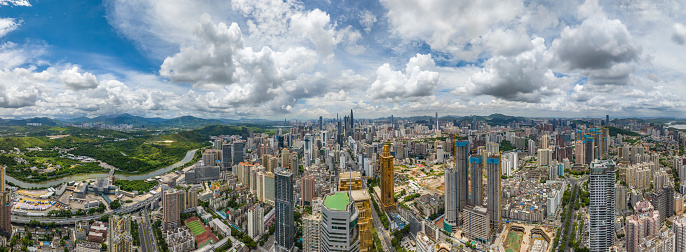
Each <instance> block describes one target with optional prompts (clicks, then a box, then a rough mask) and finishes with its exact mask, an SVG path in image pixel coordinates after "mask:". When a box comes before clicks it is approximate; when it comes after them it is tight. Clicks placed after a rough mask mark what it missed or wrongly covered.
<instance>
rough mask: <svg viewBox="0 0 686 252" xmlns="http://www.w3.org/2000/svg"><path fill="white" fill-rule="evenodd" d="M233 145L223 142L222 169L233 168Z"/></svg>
mask: <svg viewBox="0 0 686 252" xmlns="http://www.w3.org/2000/svg"><path fill="white" fill-rule="evenodd" d="M231 155H232V152H231V145H230V144H222V170H231Z"/></svg>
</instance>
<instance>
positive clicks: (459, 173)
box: [443, 141, 469, 233]
mask: <svg viewBox="0 0 686 252" xmlns="http://www.w3.org/2000/svg"><path fill="white" fill-rule="evenodd" d="M468 146H469V142H467V141H458V142H456V143H455V147H456V148H455V154H454V157H455V167H447V168H446V169H445V174H444V178H445V183H444V184H445V185H444V188H445V201H444V202H445V217H444V218H443V229H444V230H445V231H448V232H451V233H452V232H455V231H456V228H457V226H459V225H460V224H461V222H462V220H461V219H460V215H461V213H462V208H464V206H465V205H467V191H468V188H467V187H468V181H467V179H468V176H467V175H468V173H467V169H468V167H469V166H468V165H469V161H468V160H469V159H468V153H467V152H468V149H467V148H468Z"/></svg>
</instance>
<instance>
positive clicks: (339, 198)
mask: <svg viewBox="0 0 686 252" xmlns="http://www.w3.org/2000/svg"><path fill="white" fill-rule="evenodd" d="M348 204H350V197H349V196H348V193H347V192H335V193H333V194H330V195H326V197H325V198H324V206H326V208H328V209H331V210H335V211H345V210H346V208H347V207H348Z"/></svg>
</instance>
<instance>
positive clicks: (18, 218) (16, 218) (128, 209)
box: [11, 194, 162, 225]
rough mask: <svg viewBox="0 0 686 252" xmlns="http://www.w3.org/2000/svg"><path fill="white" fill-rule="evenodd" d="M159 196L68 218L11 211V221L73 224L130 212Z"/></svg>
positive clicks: (159, 195) (16, 222)
mask: <svg viewBox="0 0 686 252" xmlns="http://www.w3.org/2000/svg"><path fill="white" fill-rule="evenodd" d="M161 197H162V195H161V194H157V195H155V196H152V197H150V198H148V199H146V200H145V201H143V202H139V203H138V204H135V205H133V206H129V207H125V208H120V209H117V210H116V211H112V210H108V211H106V212H104V213H101V214H96V215H86V216H78V217H68V218H67V217H51V218H49V217H38V216H23V215H15V214H14V213H12V218H11V221H12V223H15V224H28V223H29V222H30V221H32V220H37V221H40V222H43V223H51V222H55V224H57V225H74V224H75V223H76V222H77V221H88V220H97V219H100V217H102V216H103V215H106V214H113V213H131V212H134V211H137V210H139V209H141V208H142V207H145V206H147V205H148V204H150V202H152V201H153V200H159V199H160V198H161Z"/></svg>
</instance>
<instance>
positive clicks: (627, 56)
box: [551, 16, 643, 85]
mask: <svg viewBox="0 0 686 252" xmlns="http://www.w3.org/2000/svg"><path fill="white" fill-rule="evenodd" d="M551 51H552V57H553V58H554V60H556V61H557V62H558V63H559V64H560V65H561V67H562V69H564V70H567V71H573V70H581V71H582V73H583V74H584V75H587V76H589V78H590V81H591V84H594V85H607V84H612V85H627V84H628V82H629V77H630V75H631V74H632V73H633V72H634V71H635V68H634V65H633V64H634V63H636V62H639V61H640V57H641V54H642V51H643V50H642V47H641V46H640V45H638V44H637V43H636V42H635V41H634V38H633V36H631V34H630V33H629V31H628V30H627V28H626V26H625V25H624V24H622V22H621V21H619V20H616V19H615V20H610V19H607V18H605V17H602V16H593V17H590V18H589V19H586V20H585V21H584V22H583V23H582V24H581V25H580V26H578V27H574V28H571V27H565V29H564V30H563V31H562V33H561V34H560V37H559V38H558V39H555V41H553V43H552V46H551Z"/></svg>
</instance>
